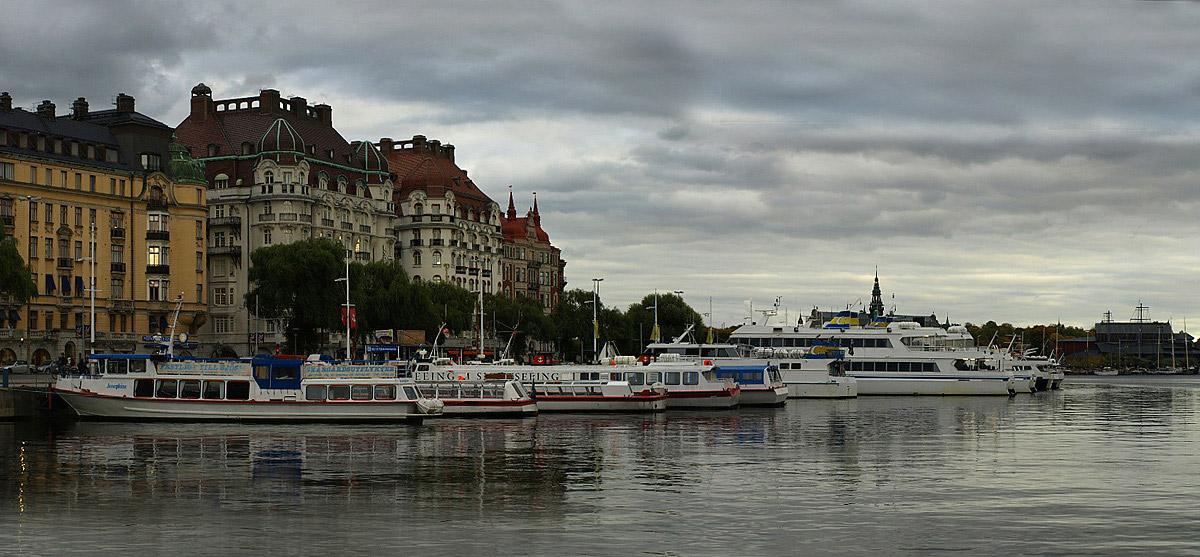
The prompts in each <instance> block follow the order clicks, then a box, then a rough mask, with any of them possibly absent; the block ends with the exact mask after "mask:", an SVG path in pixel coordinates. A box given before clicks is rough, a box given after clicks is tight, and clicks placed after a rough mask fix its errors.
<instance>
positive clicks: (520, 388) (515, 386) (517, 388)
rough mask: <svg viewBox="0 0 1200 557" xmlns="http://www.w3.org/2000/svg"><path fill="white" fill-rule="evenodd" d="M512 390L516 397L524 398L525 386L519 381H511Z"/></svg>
mask: <svg viewBox="0 0 1200 557" xmlns="http://www.w3.org/2000/svg"><path fill="white" fill-rule="evenodd" d="M512 386H513V391H515V392H516V393H517V398H525V396H526V395H525V387H524V386H522V385H521V383H520V382H519V381H513V382H512Z"/></svg>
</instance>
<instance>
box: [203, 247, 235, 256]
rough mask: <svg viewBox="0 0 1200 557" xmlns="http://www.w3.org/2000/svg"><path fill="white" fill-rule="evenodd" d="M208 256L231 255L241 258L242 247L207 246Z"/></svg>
mask: <svg viewBox="0 0 1200 557" xmlns="http://www.w3.org/2000/svg"><path fill="white" fill-rule="evenodd" d="M208 254H209V255H232V256H234V257H241V256H242V246H208Z"/></svg>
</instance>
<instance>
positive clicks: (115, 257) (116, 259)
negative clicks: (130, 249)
mask: <svg viewBox="0 0 1200 557" xmlns="http://www.w3.org/2000/svg"><path fill="white" fill-rule="evenodd" d="M110 257H111V261H112V262H113V263H121V262H122V261H124V258H125V252H124V251H123V250H122V249H121V246H117V245H114V246H112V252H111V255H110Z"/></svg>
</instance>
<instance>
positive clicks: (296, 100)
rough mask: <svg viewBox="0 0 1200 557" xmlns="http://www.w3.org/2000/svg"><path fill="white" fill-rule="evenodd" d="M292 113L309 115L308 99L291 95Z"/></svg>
mask: <svg viewBox="0 0 1200 557" xmlns="http://www.w3.org/2000/svg"><path fill="white" fill-rule="evenodd" d="M291 101H292V114H295V115H296V116H308V99H306V98H304V97H291Z"/></svg>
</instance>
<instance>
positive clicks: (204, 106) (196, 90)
mask: <svg viewBox="0 0 1200 557" xmlns="http://www.w3.org/2000/svg"><path fill="white" fill-rule="evenodd" d="M215 111H216V105H215V104H213V100H212V89H209V88H208V86H207V85H205V84H203V83H200V84H197V85H196V86H195V87H192V117H193V118H195V119H197V120H201V121H203V120H204V119H206V118H208V115H209V114H212V113H213V112H215Z"/></svg>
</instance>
